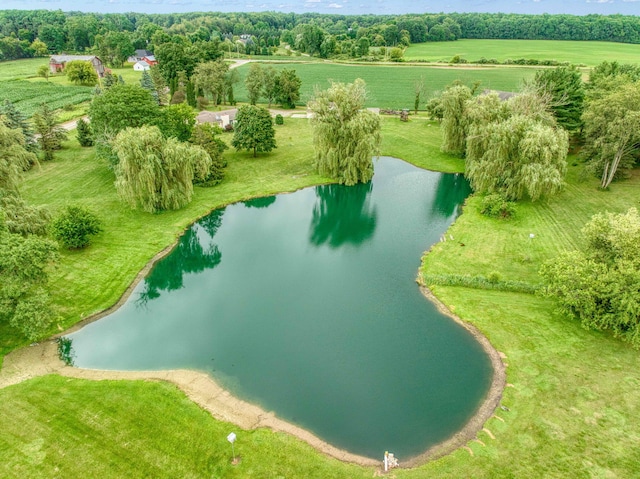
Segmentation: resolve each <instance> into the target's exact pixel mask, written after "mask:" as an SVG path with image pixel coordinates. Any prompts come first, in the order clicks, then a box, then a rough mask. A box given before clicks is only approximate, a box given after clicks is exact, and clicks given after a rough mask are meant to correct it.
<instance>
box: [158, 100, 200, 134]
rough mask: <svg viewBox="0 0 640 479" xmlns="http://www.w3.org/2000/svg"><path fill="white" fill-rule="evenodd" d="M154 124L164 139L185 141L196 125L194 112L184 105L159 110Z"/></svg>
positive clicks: (179, 104)
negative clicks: (170, 138) (171, 138)
mask: <svg viewBox="0 0 640 479" xmlns="http://www.w3.org/2000/svg"><path fill="white" fill-rule="evenodd" d="M156 124H157V126H158V127H159V128H160V131H162V134H163V135H164V136H165V137H167V138H168V137H173V138H177V139H178V140H180V141H187V140H188V139H189V138H191V133H192V132H193V127H194V126H195V124H196V112H195V111H194V110H193V108H191V107H190V106H189V105H187V104H186V103H178V104H176V105H169V106H165V107H164V108H162V109H161V110H160V114H159V116H158V120H157V122H156Z"/></svg>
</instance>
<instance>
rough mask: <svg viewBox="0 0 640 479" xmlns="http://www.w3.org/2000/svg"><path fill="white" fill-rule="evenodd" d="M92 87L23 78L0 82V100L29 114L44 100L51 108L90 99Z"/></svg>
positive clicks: (54, 108)
mask: <svg viewBox="0 0 640 479" xmlns="http://www.w3.org/2000/svg"><path fill="white" fill-rule="evenodd" d="M92 92H93V88H91V87H81V86H66V85H58V84H55V83H51V82H45V81H43V82H29V81H24V80H14V81H4V82H0V102H3V101H4V100H5V99H8V100H11V101H12V102H13V104H14V105H15V106H16V108H18V109H19V110H20V111H22V112H23V113H24V114H25V115H27V116H31V115H33V113H34V112H35V111H36V109H37V108H38V106H40V104H41V103H43V102H46V103H47V104H48V105H49V107H50V108H51V109H53V110H56V109H58V108H63V107H65V106H66V105H75V104H77V103H82V102H85V101H88V100H90V99H91V93H92Z"/></svg>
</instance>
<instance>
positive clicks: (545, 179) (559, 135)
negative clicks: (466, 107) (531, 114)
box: [466, 115, 569, 200]
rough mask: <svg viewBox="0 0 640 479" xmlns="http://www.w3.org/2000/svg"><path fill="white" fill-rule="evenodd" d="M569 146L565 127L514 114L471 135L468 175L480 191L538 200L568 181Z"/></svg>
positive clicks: (468, 150) (512, 198)
mask: <svg viewBox="0 0 640 479" xmlns="http://www.w3.org/2000/svg"><path fill="white" fill-rule="evenodd" d="M475 143H481V147H477V146H476V145H475ZM568 148H569V140H568V135H567V132H566V131H564V130H563V129H559V128H554V127H551V126H547V125H544V124H543V123H541V122H539V121H536V120H534V119H532V118H528V117H526V116H524V115H515V116H512V117H510V118H509V119H507V120H504V121H497V122H493V123H489V124H486V125H485V126H483V127H479V128H477V129H476V134H475V135H473V136H469V138H468V148H467V157H466V175H467V177H468V178H469V180H470V182H471V186H472V187H473V188H474V189H475V190H476V191H478V192H484V193H494V192H495V193H501V194H503V195H504V196H505V198H506V199H508V200H519V199H521V198H523V197H524V196H525V195H528V196H529V197H530V198H531V199H532V200H536V199H538V198H540V197H541V196H544V195H551V194H554V193H557V192H558V191H560V189H561V188H562V186H563V185H564V176H565V174H566V169H567V162H566V157H567V150H568Z"/></svg>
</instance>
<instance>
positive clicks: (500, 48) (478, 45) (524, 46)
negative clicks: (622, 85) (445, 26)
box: [404, 40, 640, 66]
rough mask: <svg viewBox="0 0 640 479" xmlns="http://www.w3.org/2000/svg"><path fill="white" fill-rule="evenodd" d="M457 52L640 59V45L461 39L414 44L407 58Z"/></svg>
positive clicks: (472, 56)
mask: <svg viewBox="0 0 640 479" xmlns="http://www.w3.org/2000/svg"><path fill="white" fill-rule="evenodd" d="M455 55H460V57H462V58H464V59H466V60H468V61H469V62H475V61H476V60H479V59H481V58H483V57H484V58H486V59H492V58H495V59H496V60H498V61H499V62H504V61H505V60H507V59H511V60H516V59H519V58H525V59H530V58H533V59H536V60H557V61H559V62H571V63H574V64H578V65H579V64H584V65H587V66H595V65H597V64H599V63H601V62H602V61H604V60H607V61H614V60H615V61H618V62H619V63H639V62H640V45H632V44H628V43H613V42H579V41H562V40H457V41H455V42H435V43H419V44H415V45H411V46H410V47H409V48H408V49H407V50H406V52H405V54H404V58H405V60H407V61H415V60H423V61H433V62H439V61H445V62H448V61H449V60H451V58H452V57H453V56H455Z"/></svg>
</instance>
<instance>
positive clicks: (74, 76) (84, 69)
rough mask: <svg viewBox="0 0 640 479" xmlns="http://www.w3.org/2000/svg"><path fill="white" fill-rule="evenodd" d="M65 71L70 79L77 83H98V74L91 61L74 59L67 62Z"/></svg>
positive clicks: (87, 84)
mask: <svg viewBox="0 0 640 479" xmlns="http://www.w3.org/2000/svg"><path fill="white" fill-rule="evenodd" d="M64 73H65V75H67V78H68V79H69V81H72V82H73V83H75V84H76V85H85V86H94V85H96V84H97V83H98V74H97V73H96V70H95V69H94V68H93V65H92V64H91V62H86V61H82V60H72V61H70V62H67V64H66V65H65V67H64Z"/></svg>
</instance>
